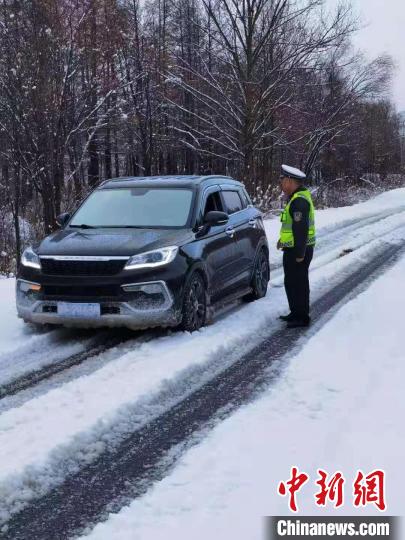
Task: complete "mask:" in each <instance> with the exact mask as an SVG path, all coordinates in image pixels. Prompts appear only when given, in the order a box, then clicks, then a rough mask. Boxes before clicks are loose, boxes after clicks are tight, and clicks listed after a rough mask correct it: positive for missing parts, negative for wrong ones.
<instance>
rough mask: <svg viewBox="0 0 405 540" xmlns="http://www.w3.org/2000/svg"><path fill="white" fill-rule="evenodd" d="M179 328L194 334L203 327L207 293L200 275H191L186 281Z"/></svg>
mask: <svg viewBox="0 0 405 540" xmlns="http://www.w3.org/2000/svg"><path fill="white" fill-rule="evenodd" d="M182 315H183V316H182V322H181V324H180V328H181V329H182V330H186V331H187V332H195V331H196V330H199V329H200V328H201V327H202V326H204V325H205V322H206V316H207V292H206V288H205V283H204V280H203V278H202V277H201V276H200V274H197V273H195V274H193V275H192V276H191V278H190V280H189V281H188V283H187V285H186V288H185V291H184V299H183V313H182Z"/></svg>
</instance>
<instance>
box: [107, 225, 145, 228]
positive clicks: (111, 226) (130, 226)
mask: <svg viewBox="0 0 405 540" xmlns="http://www.w3.org/2000/svg"><path fill="white" fill-rule="evenodd" d="M104 227H105V228H106V229H145V227H142V226H141V225H104Z"/></svg>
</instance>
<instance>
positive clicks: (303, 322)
mask: <svg viewBox="0 0 405 540" xmlns="http://www.w3.org/2000/svg"><path fill="white" fill-rule="evenodd" d="M310 324H311V319H310V317H305V318H300V319H292V320H290V321H288V324H287V328H306V327H308V326H309V325H310Z"/></svg>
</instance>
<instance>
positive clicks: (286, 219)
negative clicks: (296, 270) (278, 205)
mask: <svg viewBox="0 0 405 540" xmlns="http://www.w3.org/2000/svg"><path fill="white" fill-rule="evenodd" d="M298 197H302V198H303V199H305V200H307V201H308V202H309V229H308V239H307V246H314V245H315V242H316V235H315V207H314V203H313V202H312V197H311V193H310V192H309V191H308V190H307V189H305V190H302V191H297V192H296V193H294V195H293V196H292V197H291V199H290V200H289V201H288V203H287V205H286V207H285V208H284V210H283V212H282V214H281V218H280V221H281V231H280V240H279V243H280V246H281V247H286V248H292V247H294V235H293V230H292V226H293V218H292V217H291V214H290V206H291V203H292V202H293V201H294V200H295V199H298Z"/></svg>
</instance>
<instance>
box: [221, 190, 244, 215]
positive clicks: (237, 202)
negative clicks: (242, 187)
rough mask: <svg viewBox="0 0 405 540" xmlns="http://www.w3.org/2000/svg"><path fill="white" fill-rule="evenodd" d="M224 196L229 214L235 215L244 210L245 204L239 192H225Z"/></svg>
mask: <svg viewBox="0 0 405 540" xmlns="http://www.w3.org/2000/svg"><path fill="white" fill-rule="evenodd" d="M222 196H223V198H224V202H225V208H226V212H228V214H234V213H235V212H239V211H240V210H242V208H243V204H242V201H241V198H240V196H239V193H238V192H237V191H223V192H222Z"/></svg>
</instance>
